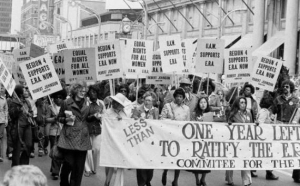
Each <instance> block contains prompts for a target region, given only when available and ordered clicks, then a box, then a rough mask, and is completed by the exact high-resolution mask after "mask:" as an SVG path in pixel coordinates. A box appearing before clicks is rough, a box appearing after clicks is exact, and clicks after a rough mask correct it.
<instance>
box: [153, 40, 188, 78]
mask: <svg viewBox="0 0 300 186" xmlns="http://www.w3.org/2000/svg"><path fill="white" fill-rule="evenodd" d="M159 46H160V49H159V50H160V54H161V59H162V68H163V71H164V72H165V73H168V72H172V73H173V72H182V70H183V69H184V64H183V58H182V47H181V38H180V35H172V36H160V37H159Z"/></svg>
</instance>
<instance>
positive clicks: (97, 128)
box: [85, 85, 106, 176]
mask: <svg viewBox="0 0 300 186" xmlns="http://www.w3.org/2000/svg"><path fill="white" fill-rule="evenodd" d="M99 91H100V90H99V89H98V86H95V85H91V86H90V87H89V90H88V92H87V96H88V98H89V101H88V105H89V109H88V110H89V111H88V116H87V119H86V121H87V126H88V129H89V134H90V139H91V143H92V150H89V151H88V153H87V157H86V161H85V176H90V174H96V169H97V167H98V165H99V158H100V143H101V136H100V134H101V116H102V114H104V113H105V110H106V109H105V105H104V102H103V101H101V100H99V99H97V92H99Z"/></svg>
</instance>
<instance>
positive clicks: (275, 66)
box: [251, 56, 283, 92]
mask: <svg viewBox="0 0 300 186" xmlns="http://www.w3.org/2000/svg"><path fill="white" fill-rule="evenodd" d="M282 64H283V61H281V60H279V59H275V58H272V57H266V56H260V57H258V58H257V60H256V62H255V65H254V67H253V71H252V75H251V84H252V85H253V86H255V87H258V88H261V89H264V90H268V91H271V92H272V91H274V88H275V85H276V81H277V78H278V75H279V73H280V70H281V67H282Z"/></svg>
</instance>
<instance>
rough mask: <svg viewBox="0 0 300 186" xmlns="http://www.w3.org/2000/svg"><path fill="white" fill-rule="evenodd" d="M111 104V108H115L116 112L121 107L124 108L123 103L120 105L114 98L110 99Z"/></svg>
mask: <svg viewBox="0 0 300 186" xmlns="http://www.w3.org/2000/svg"><path fill="white" fill-rule="evenodd" d="M111 105H112V108H113V109H114V110H116V111H117V112H120V111H121V110H123V108H124V106H123V105H121V104H120V103H118V102H117V101H115V100H113V101H112V103H111Z"/></svg>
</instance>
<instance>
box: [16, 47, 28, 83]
mask: <svg viewBox="0 0 300 186" xmlns="http://www.w3.org/2000/svg"><path fill="white" fill-rule="evenodd" d="M13 56H14V59H15V63H14V64H13V66H12V72H13V75H14V78H15V80H16V82H17V83H19V84H22V85H25V84H26V82H25V78H24V76H23V73H22V70H21V68H20V67H19V64H20V63H21V62H23V61H28V60H30V59H31V57H30V47H27V48H23V49H15V50H13Z"/></svg>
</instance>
